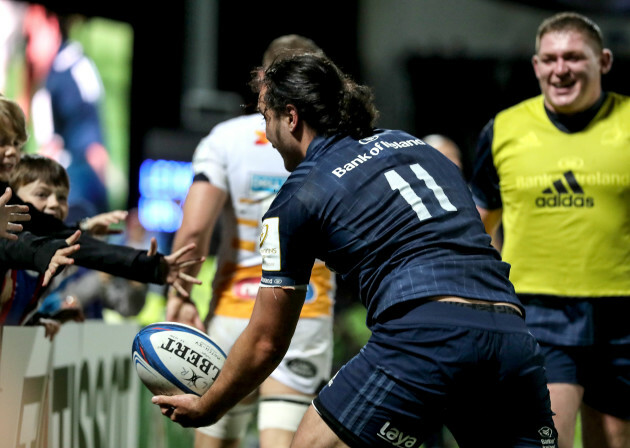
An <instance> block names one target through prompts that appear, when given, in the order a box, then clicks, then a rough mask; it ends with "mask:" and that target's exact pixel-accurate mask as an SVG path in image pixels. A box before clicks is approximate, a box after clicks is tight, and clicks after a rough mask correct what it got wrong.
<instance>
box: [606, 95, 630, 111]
mask: <svg viewBox="0 0 630 448" xmlns="http://www.w3.org/2000/svg"><path fill="white" fill-rule="evenodd" d="M607 100H608V101H611V102H612V103H613V104H614V106H615V107H619V108H622V109H624V110H628V109H630V96H627V95H622V94H621V93H616V92H607Z"/></svg>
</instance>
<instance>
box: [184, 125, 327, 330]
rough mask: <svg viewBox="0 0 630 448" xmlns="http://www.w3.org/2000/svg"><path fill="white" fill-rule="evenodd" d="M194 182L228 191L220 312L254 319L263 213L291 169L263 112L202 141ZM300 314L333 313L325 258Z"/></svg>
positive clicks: (216, 292)
mask: <svg viewBox="0 0 630 448" xmlns="http://www.w3.org/2000/svg"><path fill="white" fill-rule="evenodd" d="M193 170H194V174H195V179H196V180H195V181H199V180H198V179H200V178H201V179H203V181H205V180H207V181H209V182H210V183H212V185H214V186H216V187H218V188H220V189H222V190H224V191H226V192H227V193H228V200H227V202H226V205H225V208H224V210H223V213H222V216H221V219H222V221H221V232H222V233H221V238H220V246H219V251H218V257H217V270H216V273H215V277H214V281H213V300H218V305H217V308H216V310H215V314H217V315H223V316H230V317H239V318H249V317H250V315H251V313H252V310H253V307H254V300H255V298H256V294H257V292H258V287H259V285H260V278H261V273H262V268H261V263H262V258H261V255H260V251H259V236H260V232H261V222H262V216H263V214H264V213H265V211H267V209H268V208H269V205H270V204H271V202H272V201H273V199H274V198H275V196H276V194H277V192H278V191H279V190H280V187H281V186H282V184H283V183H284V182H285V180H286V179H287V177H288V175H289V173H288V172H287V171H286V169H285V168H284V162H283V161H282V157H280V155H279V154H278V152H277V151H276V150H275V149H274V148H273V146H271V144H270V143H269V141H268V140H267V139H266V137H265V123H264V119H263V117H262V115H260V114H253V115H246V116H241V117H237V118H234V119H231V120H227V121H225V122H223V123H220V124H218V125H217V126H215V127H214V128H213V130H212V131H211V132H210V134H209V135H208V136H206V137H205V138H204V139H202V140H201V142H200V143H199V145H198V147H197V148H196V150H195V154H194V157H193ZM310 274H311V271H309V277H310V280H309V278H307V280H306V283H308V284H309V288H308V292H307V299H306V303H305V305H304V307H303V309H302V314H301V317H318V316H323V315H331V313H332V306H333V295H334V281H333V278H332V276H331V273H330V271H329V270H328V269H326V267H325V266H324V264H323V263H321V262H319V263H317V264H315V266H314V267H313V270H312V276H310Z"/></svg>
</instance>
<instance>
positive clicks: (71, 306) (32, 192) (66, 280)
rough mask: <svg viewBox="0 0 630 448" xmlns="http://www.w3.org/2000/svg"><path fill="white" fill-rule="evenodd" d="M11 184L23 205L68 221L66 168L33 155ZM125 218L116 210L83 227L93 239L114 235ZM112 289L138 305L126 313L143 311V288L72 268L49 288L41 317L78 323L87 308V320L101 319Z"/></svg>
mask: <svg viewBox="0 0 630 448" xmlns="http://www.w3.org/2000/svg"><path fill="white" fill-rule="evenodd" d="M9 184H10V185H11V188H13V190H14V191H15V193H16V195H17V196H18V197H19V198H20V199H21V200H22V201H24V202H26V203H29V204H30V205H32V206H33V207H34V208H35V209H36V210H39V211H40V212H43V213H45V214H49V215H52V216H54V217H55V218H57V219H59V220H61V221H64V220H65V219H66V218H67V216H68V195H69V193H70V181H69V177H68V174H67V172H66V170H65V169H64V168H63V166H61V165H60V164H59V163H57V162H56V161H54V160H53V159H50V158H48V157H44V156H41V155H33V154H30V155H24V156H22V158H21V161H20V163H18V164H17V165H16V167H15V168H14V170H13V172H12V173H11V177H10V179H9ZM126 217H127V212H126V211H123V210H115V211H112V212H108V213H102V214H99V215H97V216H94V217H91V218H86V219H83V220H82V221H81V224H80V227H81V230H82V231H84V232H87V233H90V234H92V235H104V234H108V233H115V231H113V230H111V229H110V225H112V224H116V223H119V222H120V221H122V220H124V219H125V218H126ZM86 285H89V286H87V287H86ZM73 286H77V287H79V288H80V290H81V293H79V294H75V293H74V292H73ZM109 286H111V287H112V288H115V289H116V292H117V293H118V294H122V295H124V296H125V297H126V298H128V299H129V300H134V301H135V302H138V303H137V304H135V305H134V306H131V307H125V308H126V309H135V310H139V309H140V308H141V307H142V304H143V303H144V295H143V292H145V293H146V286H145V285H144V284H138V283H137V282H129V281H124V280H123V281H122V282H116V283H112V282H111V281H110V276H108V275H107V274H103V273H98V272H97V271H93V270H91V269H86V268H82V267H78V266H72V267H69V268H67V269H66V270H65V271H64V272H63V274H61V275H59V276H58V277H56V278H55V279H54V281H53V283H52V284H51V287H50V291H51V293H50V295H48V297H46V299H45V301H44V303H43V305H42V307H41V308H40V309H39V311H38V314H40V315H47V314H50V315H55V314H57V313H59V312H60V311H61V310H64V311H63V313H64V314H65V315H67V316H68V317H73V318H74V319H75V320H77V319H80V318H81V313H79V311H80V310H81V308H85V307H87V309H85V311H86V314H87V317H91V318H101V317H102V306H101V305H102V304H103V303H102V302H103V300H105V299H106V297H107V296H108V294H107V293H108V287H109ZM121 286H123V287H122V288H121ZM140 302H141V303H140ZM138 304H139V306H137V305H138ZM106 306H107V304H106ZM108 307H110V306H108ZM73 311H74V313H73Z"/></svg>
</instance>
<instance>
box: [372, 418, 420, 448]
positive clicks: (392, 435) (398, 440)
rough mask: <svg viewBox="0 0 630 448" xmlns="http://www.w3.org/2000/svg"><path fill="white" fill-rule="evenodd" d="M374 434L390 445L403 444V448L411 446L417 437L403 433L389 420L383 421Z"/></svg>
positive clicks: (410, 447) (414, 443)
mask: <svg viewBox="0 0 630 448" xmlns="http://www.w3.org/2000/svg"><path fill="white" fill-rule="evenodd" d="M376 435H377V436H379V437H380V438H381V439H383V440H385V441H386V442H387V443H389V444H391V445H394V446H404V447H405V448H412V447H414V446H415V445H416V443H417V442H418V439H417V438H415V437H413V436H411V435H409V434H405V433H404V432H402V431H401V430H399V429H398V428H394V427H393V426H392V423H391V422H389V421H388V422H385V424H384V425H383V427H382V428H381V429H380V430H379V432H378V433H377V434H376Z"/></svg>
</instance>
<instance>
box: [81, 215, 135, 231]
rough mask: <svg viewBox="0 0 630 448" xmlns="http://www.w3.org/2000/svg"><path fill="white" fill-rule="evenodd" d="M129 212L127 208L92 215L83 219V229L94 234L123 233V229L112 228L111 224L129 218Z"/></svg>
mask: <svg viewBox="0 0 630 448" xmlns="http://www.w3.org/2000/svg"><path fill="white" fill-rule="evenodd" d="M128 214H129V213H128V212H126V211H125V210H114V211H111V212H107V213H101V214H100V215H96V216H92V217H91V218H87V219H84V220H83V221H81V230H83V231H85V232H89V233H90V234H92V235H112V234H116V233H122V230H121V229H112V228H111V225H112V224H118V223H119V222H122V221H124V220H125V219H127V215H128Z"/></svg>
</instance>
